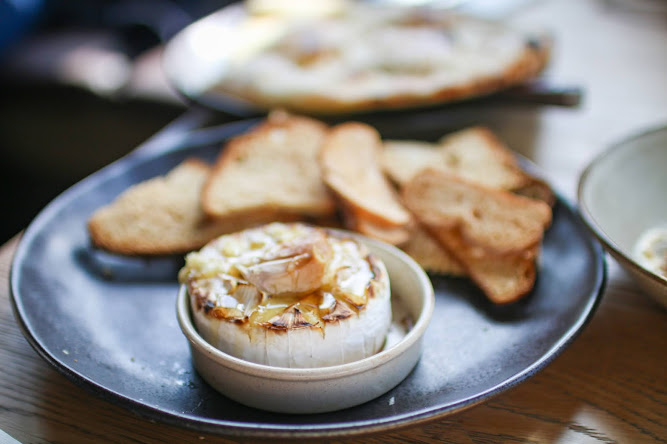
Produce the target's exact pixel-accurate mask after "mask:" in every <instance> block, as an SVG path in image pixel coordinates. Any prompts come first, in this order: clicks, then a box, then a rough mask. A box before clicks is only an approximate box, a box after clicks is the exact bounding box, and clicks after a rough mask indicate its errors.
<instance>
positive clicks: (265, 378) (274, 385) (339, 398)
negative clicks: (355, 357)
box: [177, 233, 435, 413]
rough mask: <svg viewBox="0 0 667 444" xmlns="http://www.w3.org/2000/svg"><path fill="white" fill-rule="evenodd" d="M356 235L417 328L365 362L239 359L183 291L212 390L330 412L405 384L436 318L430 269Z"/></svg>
mask: <svg viewBox="0 0 667 444" xmlns="http://www.w3.org/2000/svg"><path fill="white" fill-rule="evenodd" d="M346 234H349V235H351V236H353V237H355V238H357V239H358V240H360V241H361V242H363V243H364V244H365V245H366V246H367V247H368V248H369V250H370V251H371V253H372V254H374V255H375V256H376V257H378V258H380V259H381V260H382V261H383V262H384V263H385V265H386V267H387V271H388V273H389V280H390V285H391V291H392V302H393V303H392V309H393V311H394V317H395V321H399V320H400V316H401V313H400V310H401V309H403V310H405V311H407V313H408V314H409V315H410V317H411V318H412V320H413V322H414V324H413V325H412V327H411V328H410V329H409V331H407V332H405V334H401V335H400V336H398V337H396V336H394V335H396V332H397V331H400V328H399V326H397V328H396V329H394V333H392V334H391V336H392V340H391V344H390V345H388V346H387V347H385V349H383V350H382V351H380V352H379V353H377V354H375V355H373V356H370V357H368V358H365V359H361V360H359V361H355V362H351V363H347V364H343V365H336V366H331V367H320V368H308V369H297V368H279V367H271V366H268V365H261V364H255V363H252V362H248V361H244V360H242V359H238V358H235V357H233V356H230V355H228V354H226V353H223V352H221V351H220V350H218V349H216V348H214V347H213V346H211V345H210V344H209V343H207V342H206V341H204V339H202V337H201V336H200V335H199V334H198V333H197V331H196V329H195V327H194V325H193V322H192V318H191V313H190V304H189V299H188V293H187V290H186V288H185V287H184V286H181V288H180V291H179V294H178V300H177V316H178V322H179V324H180V326H181V330H183V333H184V334H185V336H186V337H187V339H188V341H189V343H190V351H191V353H192V359H193V363H194V366H195V368H196V369H197V371H198V373H199V374H200V375H201V376H202V378H204V380H205V381H206V382H208V384H210V385H211V386H212V387H213V388H215V389H216V390H217V391H219V392H220V393H222V394H224V395H225V396H227V397H229V398H231V399H233V400H235V401H238V402H240V403H242V404H245V405H248V406H251V407H256V408H259V409H263V410H269V411H274V412H281V413H322V412H329V411H334V410H340V409H344V408H347V407H352V406H355V405H358V404H362V403H364V402H367V401H370V400H371V399H374V398H376V397H378V396H380V395H382V394H384V393H386V392H387V391H389V390H391V389H392V388H394V387H395V386H396V385H398V384H399V383H400V382H401V381H402V380H403V379H405V377H406V376H407V375H408V374H409V373H410V372H411V371H412V369H413V368H414V366H415V365H416V364H417V361H418V360H419V357H420V356H421V352H422V337H423V335H424V332H425V330H426V327H427V326H428V323H429V321H430V320H431V316H432V314H433V307H434V304H435V300H434V295H433V286H432V285H431V281H430V280H429V278H428V276H427V275H426V273H424V270H422V268H421V267H420V266H419V265H418V264H417V263H416V262H415V261H414V260H412V258H410V257H409V256H408V255H406V254H405V253H403V252H402V251H400V250H399V249H397V248H395V247H393V246H391V245H387V244H385V243H382V242H379V241H375V240H372V239H368V238H365V237H363V236H358V235H354V234H351V233H346Z"/></svg>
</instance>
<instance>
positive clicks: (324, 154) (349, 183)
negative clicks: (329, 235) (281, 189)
mask: <svg viewBox="0 0 667 444" xmlns="http://www.w3.org/2000/svg"><path fill="white" fill-rule="evenodd" d="M381 144H382V142H381V140H380V135H379V134H378V132H377V131H376V130H375V129H374V128H372V127H370V126H368V125H365V124H363V123H356V122H348V123H343V124H341V125H338V126H336V127H334V128H333V129H332V130H331V133H330V135H329V137H328V138H327V140H326V141H325V143H324V145H323V147H322V151H321V153H320V157H319V161H320V166H321V168H322V174H323V177H324V181H325V182H326V184H327V185H328V186H329V187H330V188H331V189H332V190H333V191H334V192H335V193H336V195H337V196H338V197H339V198H340V199H341V200H342V201H343V202H344V204H345V205H347V206H349V207H350V208H351V209H352V210H353V211H354V213H355V216H356V217H357V218H359V219H364V220H367V221H368V222H370V223H371V224H374V225H380V226H386V227H387V228H391V227H404V226H406V225H408V224H409V223H410V221H411V216H410V213H409V212H408V211H407V210H406V209H405V208H403V206H402V205H401V203H400V202H399V200H398V197H397V195H396V192H395V191H394V189H393V188H392V186H391V184H390V183H389V181H388V180H387V178H386V177H385V176H384V174H383V173H382V170H381V169H380V165H379V155H380V150H381Z"/></svg>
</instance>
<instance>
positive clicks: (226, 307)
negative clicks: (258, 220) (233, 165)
mask: <svg viewBox="0 0 667 444" xmlns="http://www.w3.org/2000/svg"><path fill="white" fill-rule="evenodd" d="M375 260H377V259H374V258H372V257H371V256H370V255H369V253H368V251H367V250H366V248H365V247H364V246H363V245H361V244H360V243H358V242H356V241H355V240H353V239H345V238H341V237H338V236H336V235H334V234H332V233H330V232H328V231H326V230H324V229H319V228H314V227H310V226H307V225H303V224H282V223H273V224H269V225H266V226H264V227H260V228H254V229H248V230H245V231H242V232H239V233H235V234H230V235H225V236H221V237H219V238H218V239H216V240H214V241H212V242H210V243H209V244H208V245H206V246H205V247H204V248H202V249H201V250H200V251H198V252H193V253H190V254H188V255H187V257H186V264H185V267H183V269H182V270H181V271H180V273H179V281H180V282H181V283H183V284H185V285H187V288H188V292H189V294H190V296H191V297H192V298H194V300H195V301H196V303H195V304H194V305H195V307H196V308H197V309H200V310H203V311H204V312H205V313H206V315H207V316H212V317H214V318H217V319H225V320H228V321H233V322H237V323H240V324H248V325H253V326H256V325H261V326H265V327H268V328H276V329H287V328H298V327H300V326H321V325H322V323H323V322H332V321H336V320H340V319H345V318H347V317H350V316H353V315H355V314H356V313H358V312H359V311H360V310H363V309H364V307H365V306H366V304H367V302H368V298H369V297H372V295H373V294H374V293H373V291H374V289H373V286H374V285H381V280H382V279H386V276H377V274H379V273H381V272H379V269H378V268H377V267H374V266H373V261H375Z"/></svg>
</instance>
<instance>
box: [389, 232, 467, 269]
mask: <svg viewBox="0 0 667 444" xmlns="http://www.w3.org/2000/svg"><path fill="white" fill-rule="evenodd" d="M401 249H402V250H403V251H405V252H406V253H407V254H408V255H409V256H410V257H412V258H413V259H414V260H415V261H417V263H418V264H419V265H421V266H422V267H423V268H424V270H426V271H429V272H432V273H438V274H446V275H449V276H465V275H467V273H466V271H465V269H464V268H463V266H462V265H461V264H460V263H459V262H458V261H457V260H456V259H455V258H454V257H453V256H452V255H451V254H450V253H449V252H448V251H447V250H446V249H444V248H443V247H442V246H441V245H440V243H439V242H438V241H437V240H436V239H435V238H434V237H433V236H432V235H431V234H430V233H428V232H427V231H426V230H424V229H423V228H422V227H421V226H419V224H415V226H414V228H413V229H412V230H411V233H410V238H409V240H408V241H407V242H406V243H405V244H404V245H402V246H401Z"/></svg>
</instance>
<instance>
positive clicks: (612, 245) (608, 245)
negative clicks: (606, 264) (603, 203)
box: [577, 123, 667, 288]
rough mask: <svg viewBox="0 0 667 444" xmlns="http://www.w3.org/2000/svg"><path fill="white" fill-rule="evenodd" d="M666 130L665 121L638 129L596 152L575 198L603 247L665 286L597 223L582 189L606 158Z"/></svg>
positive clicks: (664, 282) (662, 280)
mask: <svg viewBox="0 0 667 444" xmlns="http://www.w3.org/2000/svg"><path fill="white" fill-rule="evenodd" d="M660 132H667V123H663V124H660V125H656V126H653V127H650V128H648V129H644V130H641V131H638V132H636V133H633V134H631V135H630V136H626V137H625V138H623V139H620V140H619V141H617V142H614V143H612V144H611V145H609V146H608V147H607V148H606V149H604V150H602V151H601V152H600V153H598V154H597V155H596V156H595V157H593V159H592V160H591V161H590V162H589V163H588V165H587V166H586V167H585V168H584V170H583V171H582V173H581V175H580V176H579V183H578V185H577V200H578V202H579V213H580V214H581V218H582V220H583V221H584V224H585V225H586V226H587V227H588V229H589V231H590V232H591V233H592V234H593V235H594V236H595V237H596V238H597V239H598V240H599V241H600V243H602V245H603V246H604V247H605V249H606V250H607V251H608V252H609V253H610V254H611V255H612V256H614V257H615V258H616V259H617V260H619V261H620V262H622V263H624V264H625V265H627V266H629V267H630V268H631V270H632V271H633V272H635V273H637V274H639V275H641V276H643V277H646V278H648V279H650V280H652V281H653V282H655V283H656V284H659V285H662V286H664V287H665V288H667V279H665V278H663V277H661V276H660V275H658V274H656V273H654V272H652V271H651V270H649V269H647V268H645V267H643V266H641V265H640V264H639V263H638V262H637V261H636V260H635V259H634V258H633V257H632V256H631V255H629V254H626V253H625V252H624V251H623V250H622V249H621V248H620V247H619V246H618V245H617V244H616V242H614V240H613V239H611V237H609V235H608V234H607V233H606V232H605V231H604V230H603V229H602V227H601V226H600V225H599V224H598V222H597V219H596V218H595V217H594V216H593V213H592V212H591V211H590V208H589V205H588V203H587V201H586V199H585V197H584V191H585V189H586V187H587V184H588V183H590V182H589V179H590V176H591V174H592V172H593V171H594V170H595V169H596V168H597V167H598V166H599V165H600V164H601V163H602V162H604V161H605V160H606V159H608V158H609V157H611V156H613V155H615V154H616V153H618V152H620V151H623V150H624V149H629V145H630V144H632V143H633V142H636V141H637V140H639V139H642V138H644V137H647V136H650V135H653V134H655V133H660Z"/></svg>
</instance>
